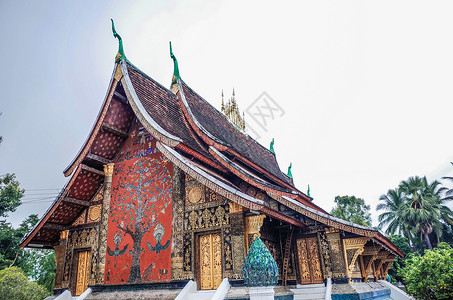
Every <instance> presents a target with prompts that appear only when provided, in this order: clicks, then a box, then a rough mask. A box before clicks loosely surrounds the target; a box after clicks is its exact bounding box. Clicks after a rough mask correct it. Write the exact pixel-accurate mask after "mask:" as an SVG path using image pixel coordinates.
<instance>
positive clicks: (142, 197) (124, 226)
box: [105, 125, 173, 284]
mask: <svg viewBox="0 0 453 300" xmlns="http://www.w3.org/2000/svg"><path fill="white" fill-rule="evenodd" d="M172 173H173V166H172V165H171V163H170V162H169V161H168V160H167V159H166V158H165V157H163V156H162V154H161V153H160V152H158V150H157V149H156V148H155V140H154V139H153V138H152V137H151V136H150V135H149V134H148V133H147V132H145V131H143V129H142V128H140V127H139V126H138V125H136V127H135V129H133V130H132V131H131V134H130V137H129V139H128V140H127V141H126V143H125V145H124V146H123V149H122V150H121V153H120V154H119V156H118V159H117V162H116V163H115V170H114V173H113V178H112V196H111V205H110V214H109V227H108V234H107V257H106V269H105V283H107V284H118V283H141V282H157V281H168V280H170V278H171V276H170V274H169V273H170V259H171V258H170V256H171V249H170V248H171V247H169V246H170V243H171V216H172V198H171V195H172V180H171V178H172Z"/></svg>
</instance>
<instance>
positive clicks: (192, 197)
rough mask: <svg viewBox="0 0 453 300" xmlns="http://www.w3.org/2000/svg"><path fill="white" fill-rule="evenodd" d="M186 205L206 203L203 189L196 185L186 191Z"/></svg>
mask: <svg viewBox="0 0 453 300" xmlns="http://www.w3.org/2000/svg"><path fill="white" fill-rule="evenodd" d="M186 200H187V203H186V205H192V204H199V203H204V191H203V187H202V186H199V185H196V186H193V187H192V188H187V189H186Z"/></svg>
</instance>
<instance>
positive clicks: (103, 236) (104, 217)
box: [93, 163, 114, 284]
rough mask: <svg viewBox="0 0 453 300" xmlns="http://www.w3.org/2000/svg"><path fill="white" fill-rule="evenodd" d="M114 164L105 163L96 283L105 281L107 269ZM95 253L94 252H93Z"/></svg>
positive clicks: (94, 265)
mask: <svg viewBox="0 0 453 300" xmlns="http://www.w3.org/2000/svg"><path fill="white" fill-rule="evenodd" d="M113 169H114V164H113V163H109V164H107V165H104V174H105V178H104V191H103V196H104V199H103V204H102V211H101V220H100V222H101V224H100V226H99V243H98V251H97V253H96V256H97V263H96V264H93V267H94V268H95V269H96V272H94V273H95V278H94V282H95V283H96V284H102V283H104V271H105V256H106V252H107V248H106V247H107V229H108V219H109V213H110V193H111V188H112V175H113ZM93 254H94V253H93Z"/></svg>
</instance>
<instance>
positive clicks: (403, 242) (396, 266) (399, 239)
mask: <svg viewBox="0 0 453 300" xmlns="http://www.w3.org/2000/svg"><path fill="white" fill-rule="evenodd" d="M389 240H390V241H391V242H392V243H393V244H394V245H395V246H397V247H398V248H399V249H400V250H401V251H403V252H404V254H406V255H407V254H408V253H410V252H411V247H410V246H409V240H408V239H407V238H405V237H403V236H401V235H391V236H389ZM406 264H407V263H406V258H400V257H397V258H395V259H394V260H393V265H392V267H391V268H390V270H389V273H388V274H389V275H390V277H391V278H392V281H403V278H402V277H401V276H400V275H398V272H399V271H400V270H401V269H402V268H404V267H405V266H406Z"/></svg>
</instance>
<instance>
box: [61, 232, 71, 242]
mask: <svg viewBox="0 0 453 300" xmlns="http://www.w3.org/2000/svg"><path fill="white" fill-rule="evenodd" d="M68 235H69V230H63V231H61V232H60V240H66V239H67V238H68Z"/></svg>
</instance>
